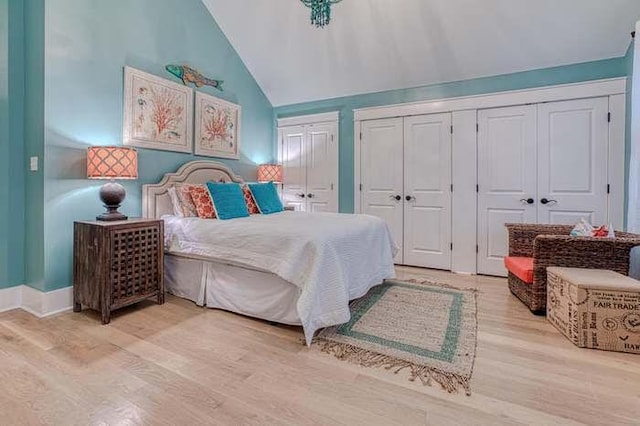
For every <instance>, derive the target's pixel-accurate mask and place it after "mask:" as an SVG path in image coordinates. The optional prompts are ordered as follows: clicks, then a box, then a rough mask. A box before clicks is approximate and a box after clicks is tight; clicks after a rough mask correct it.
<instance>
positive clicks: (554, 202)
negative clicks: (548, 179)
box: [540, 198, 558, 205]
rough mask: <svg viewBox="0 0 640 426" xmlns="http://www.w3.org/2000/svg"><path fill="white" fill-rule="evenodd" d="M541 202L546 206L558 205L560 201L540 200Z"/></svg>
mask: <svg viewBox="0 0 640 426" xmlns="http://www.w3.org/2000/svg"><path fill="white" fill-rule="evenodd" d="M540 202H541V203H542V204H545V205H546V204H557V203H558V201H557V200H547V199H546V198H543V199H541V200H540Z"/></svg>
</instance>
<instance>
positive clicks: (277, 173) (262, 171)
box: [258, 164, 282, 183]
mask: <svg viewBox="0 0 640 426" xmlns="http://www.w3.org/2000/svg"><path fill="white" fill-rule="evenodd" d="M258 182H273V183H282V166H281V165H280V164H260V165H259V166H258Z"/></svg>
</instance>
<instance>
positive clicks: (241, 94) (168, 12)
mask: <svg viewBox="0 0 640 426" xmlns="http://www.w3.org/2000/svg"><path fill="white" fill-rule="evenodd" d="M45 21H46V22H45V29H46V32H45V40H46V46H45V53H46V55H45V56H46V61H45V64H46V67H45V74H44V75H45V103H44V105H45V121H44V123H45V126H44V127H45V129H44V130H45V134H44V141H45V162H44V172H45V174H44V210H43V211H44V212H45V215H44V268H45V270H44V276H45V282H44V290H47V291H49V290H53V289H56V288H60V287H64V286H68V285H70V284H71V283H72V244H73V221H74V220H79V219H92V218H94V217H95V216H96V214H98V213H100V212H101V210H102V206H101V204H100V201H99V200H98V188H99V186H100V185H101V183H100V182H95V181H89V180H87V179H86V166H85V164H86V149H87V146H89V145H107V144H109V145H111V144H120V143H121V141H122V85H123V77H122V75H123V66H124V65H129V66H132V67H135V68H138V69H141V70H144V71H147V72H150V73H153V74H156V75H159V76H162V77H165V78H172V77H171V76H170V75H169V74H167V73H166V72H165V71H164V66H165V65H166V64H168V63H188V64H190V65H192V66H193V67H194V68H196V69H198V70H200V71H201V72H202V73H203V74H204V75H207V76H211V77H214V78H222V79H223V80H224V81H225V83H224V92H222V93H220V92H218V91H217V90H216V89H213V88H209V87H205V88H203V89H199V90H202V91H205V92H208V93H210V94H213V95H215V96H219V97H221V98H224V99H226V100H229V101H232V102H235V103H238V104H240V105H241V106H242V139H241V157H242V158H241V159H240V160H228V161H226V160H223V162H225V163H227V164H228V165H230V166H231V167H232V168H233V169H234V171H235V172H237V173H239V174H241V175H243V176H244V177H246V178H248V179H251V178H255V166H256V164H259V163H262V162H266V161H272V160H273V159H274V149H275V147H274V146H275V144H274V137H273V131H274V125H273V108H272V106H271V104H270V103H269V101H268V100H267V98H266V97H265V95H264V94H263V93H262V91H261V89H260V88H259V86H258V85H257V83H256V82H255V80H254V79H253V77H252V76H251V74H250V73H249V71H248V70H247V69H246V67H245V66H244V64H243V62H242V61H241V59H240V58H239V56H238V55H237V54H236V52H235V50H234V49H233V47H232V46H231V44H230V43H229V42H228V40H227V39H226V38H225V36H224V34H223V33H222V31H221V30H220V28H219V27H218V26H217V24H216V23H215V21H214V20H213V18H212V17H211V15H210V14H209V12H208V11H207V9H206V8H205V6H204V5H203V4H202V2H201V1H200V0H136V1H131V0H109V1H104V0H83V1H78V0H47V1H46V20H45ZM194 158H195V157H194V156H192V155H189V154H179V153H171V152H166V151H153V150H145V149H140V150H139V164H140V166H139V176H140V178H139V179H138V180H137V181H134V182H127V183H125V186H126V188H127V199H126V200H125V202H124V205H123V208H122V211H123V212H124V213H126V214H129V215H130V216H138V215H140V214H141V185H142V184H144V183H155V182H157V181H159V180H160V178H161V177H162V175H163V174H165V173H167V172H171V171H175V170H176V169H177V168H178V167H179V166H180V165H182V164H184V163H185V162H187V161H189V160H193V159H194Z"/></svg>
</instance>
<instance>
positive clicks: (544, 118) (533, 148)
mask: <svg viewBox="0 0 640 426" xmlns="http://www.w3.org/2000/svg"><path fill="white" fill-rule="evenodd" d="M608 102H609V101H608V98H606V97H604V98H592V99H581V100H572V101H562V102H549V103H544V104H538V105H528V106H519V107H509V108H499V109H491V110H483V111H479V112H478V124H479V134H478V183H479V191H478V272H479V273H481V274H490V275H502V276H504V275H506V271H505V269H504V265H503V257H504V256H506V255H507V254H508V241H507V232H506V229H505V227H504V224H505V223H543V224H547V223H548V224H575V223H576V222H578V221H579V220H580V218H585V219H588V220H589V221H591V222H592V223H594V224H602V223H606V222H607V220H608V194H607V187H608V182H607V181H608V178H607V176H608V173H607V162H608V149H609V127H608V120H607V115H608V108H609V104H608Z"/></svg>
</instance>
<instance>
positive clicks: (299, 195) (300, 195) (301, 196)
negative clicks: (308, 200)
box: [296, 193, 305, 198]
mask: <svg viewBox="0 0 640 426" xmlns="http://www.w3.org/2000/svg"><path fill="white" fill-rule="evenodd" d="M296 195H297V196H298V197H300V198H304V197H305V195H304V193H300V194H296Z"/></svg>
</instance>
